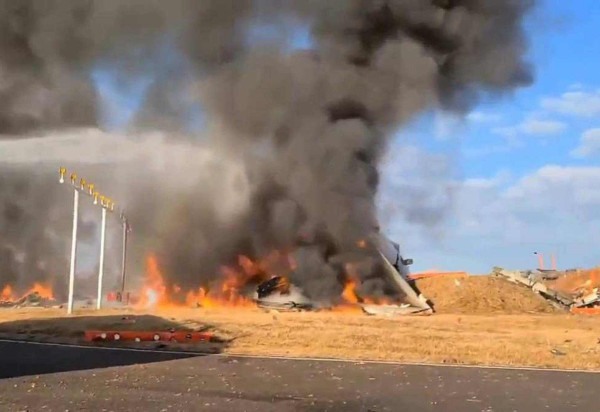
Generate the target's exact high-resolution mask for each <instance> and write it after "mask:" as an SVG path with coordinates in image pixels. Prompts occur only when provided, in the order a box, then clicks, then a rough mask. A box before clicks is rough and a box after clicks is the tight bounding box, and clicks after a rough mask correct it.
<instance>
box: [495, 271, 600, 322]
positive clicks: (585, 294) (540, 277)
mask: <svg viewBox="0 0 600 412" xmlns="http://www.w3.org/2000/svg"><path fill="white" fill-rule="evenodd" d="M570 272H572V271H565V272H561V271H541V270H534V271H531V270H527V271H522V270H506V269H503V268H500V267H495V268H494V269H493V271H492V276H497V277H500V278H504V279H506V280H508V281H510V282H513V283H516V284H519V285H523V286H526V287H528V288H530V289H531V290H532V291H533V292H534V293H537V294H538V295H540V296H542V297H544V298H545V299H547V300H548V301H550V302H551V303H552V304H554V305H555V306H557V307H559V308H561V309H565V310H571V311H573V310H577V309H582V308H600V290H599V289H598V288H593V289H591V292H590V290H589V289H587V288H576V289H574V290H572V291H570V292H569V293H566V292H565V291H558V290H555V289H553V288H552V287H550V286H548V284H547V281H548V280H555V279H557V278H558V277H560V276H569V274H570Z"/></svg>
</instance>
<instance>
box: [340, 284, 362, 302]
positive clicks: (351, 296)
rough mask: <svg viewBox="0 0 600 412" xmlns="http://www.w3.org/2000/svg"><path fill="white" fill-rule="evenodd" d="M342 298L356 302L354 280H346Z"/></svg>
mask: <svg viewBox="0 0 600 412" xmlns="http://www.w3.org/2000/svg"><path fill="white" fill-rule="evenodd" d="M342 298H343V299H344V301H346V302H347V303H358V296H357V295H356V281H354V280H349V281H347V282H346V285H345V286H344V291H343V292H342Z"/></svg>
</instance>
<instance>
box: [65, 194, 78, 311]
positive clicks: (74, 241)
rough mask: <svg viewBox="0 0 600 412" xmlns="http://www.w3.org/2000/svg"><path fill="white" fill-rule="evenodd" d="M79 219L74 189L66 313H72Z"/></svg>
mask: <svg viewBox="0 0 600 412" xmlns="http://www.w3.org/2000/svg"><path fill="white" fill-rule="evenodd" d="M78 219H79V191H78V190H77V189H75V190H74V195H73V237H72V239H71V268H70V271H69V301H68V304H67V314H69V315H70V314H72V313H73V288H74V286H75V259H76V257H77V222H78Z"/></svg>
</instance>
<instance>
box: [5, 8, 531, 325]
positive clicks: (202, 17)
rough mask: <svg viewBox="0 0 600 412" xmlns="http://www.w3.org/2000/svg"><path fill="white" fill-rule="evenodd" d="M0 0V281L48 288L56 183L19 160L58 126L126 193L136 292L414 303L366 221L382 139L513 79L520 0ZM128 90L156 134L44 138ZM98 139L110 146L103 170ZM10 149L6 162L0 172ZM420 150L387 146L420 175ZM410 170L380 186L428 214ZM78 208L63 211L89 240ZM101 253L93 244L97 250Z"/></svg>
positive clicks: (378, 305)
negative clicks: (152, 138) (149, 140)
mask: <svg viewBox="0 0 600 412" xmlns="http://www.w3.org/2000/svg"><path fill="white" fill-rule="evenodd" d="M10 3H11V6H8V5H7V6H6V7H2V8H0V38H1V39H2V41H0V71H1V72H2V78H3V82H2V87H1V88H0V99H1V100H2V102H3V104H2V105H0V143H4V142H3V140H4V139H7V140H10V141H7V142H6V143H10V144H7V145H5V146H3V151H2V150H0V156H5V157H3V158H2V163H0V167H2V170H1V173H0V232H1V233H2V237H0V267H1V268H2V269H3V272H0V276H1V277H0V285H4V284H10V285H13V286H15V287H16V286H23V287H22V291H26V290H28V287H27V286H29V285H32V284H33V283H34V282H47V283H51V284H53V285H54V286H55V288H56V290H55V291H56V292H58V291H64V290H66V289H67V287H66V286H65V283H66V281H65V277H64V276H62V274H63V273H64V270H65V268H67V267H69V257H68V250H69V246H68V243H69V233H70V228H69V224H70V221H71V220H70V210H69V209H68V207H67V206H65V202H64V201H63V200H65V199H67V197H66V196H65V195H64V193H61V194H58V193H59V190H58V189H57V190H56V191H54V190H49V189H48V188H49V187H51V185H52V184H55V183H49V182H48V181H47V177H46V175H45V174H43V173H41V172H40V170H41V166H40V164H42V163H44V162H48V161H49V160H48V159H50V158H51V157H52V156H51V154H52V153H56V150H57V146H61V145H62V146H68V147H69V148H70V149H71V150H70V151H67V152H66V154H65V155H64V156H60V158H61V161H64V162H66V163H67V164H65V165H63V166H67V167H69V168H71V166H73V163H77V162H78V161H79V162H80V163H78V164H77V167H79V166H81V168H82V169H83V164H85V166H86V167H87V169H86V170H81V172H82V173H85V175H86V176H89V178H90V179H93V180H94V181H95V183H97V184H98V185H99V186H101V187H102V188H103V189H106V191H107V193H111V197H114V198H115V199H116V200H117V203H121V204H125V205H126V206H125V208H126V209H127V212H128V213H127V217H128V218H130V219H131V225H132V227H133V228H135V229H134V231H135V234H134V235H132V238H133V240H132V243H135V244H134V245H133V246H132V248H131V253H130V254H128V256H129V257H130V259H131V261H133V262H135V266H136V267H135V271H138V272H140V273H141V272H142V270H141V266H143V262H144V260H145V261H146V266H147V268H146V277H145V279H144V281H143V282H142V283H143V284H142V285H140V289H137V290H138V291H139V292H138V293H136V296H132V297H133V298H135V300H136V301H137V302H136V303H135V304H136V305H139V306H141V307H161V306H168V305H188V304H192V305H193V304H198V305H201V306H203V307H210V306H211V305H221V304H225V305H238V306H239V305H256V304H258V305H260V306H262V307H279V308H281V309H285V308H293V309H299V308H305V309H306V308H310V309H313V310H318V309H323V308H326V307H333V308H334V309H335V308H343V307H348V306H352V307H359V308H361V310H364V311H365V312H367V313H390V314H401V313H420V314H425V313H431V312H432V307H431V305H430V304H429V303H428V302H427V299H426V298H425V297H423V296H422V294H421V293H419V291H418V290H417V289H416V287H415V285H414V284H411V282H410V281H409V280H408V266H409V264H410V261H409V260H408V259H405V258H404V257H403V256H402V254H401V253H400V251H399V248H398V247H397V246H395V245H393V244H392V243H391V242H389V241H388V240H387V239H385V238H384V237H383V236H381V234H380V232H379V230H374V228H375V227H379V223H380V216H379V214H378V211H379V208H378V204H377V199H378V197H379V195H380V194H381V193H382V192H383V190H381V189H382V186H383V184H382V181H383V179H382V176H381V168H382V164H383V162H384V160H385V159H386V158H388V157H389V156H388V155H389V151H390V148H391V147H393V145H392V143H394V142H392V139H393V138H394V136H396V135H397V131H398V130H399V129H401V128H403V126H405V125H407V124H409V122H411V121H413V120H415V119H417V118H418V116H420V115H422V114H423V113H431V112H432V111H439V112H446V113H453V114H457V115H464V114H465V113H467V112H468V111H469V110H470V109H471V108H472V107H474V105H475V104H476V103H477V102H478V100H479V98H480V97H485V98H486V100H487V99H488V98H490V97H493V96H503V95H506V93H508V92H510V91H513V90H516V89H518V88H520V87H524V86H527V85H529V84H530V83H531V81H532V74H531V68H530V67H529V64H528V62H527V61H526V51H527V45H526V41H525V31H524V30H523V20H524V17H525V16H526V15H527V13H528V12H529V11H530V10H531V9H532V7H533V6H534V4H535V1H533V0H523V1H503V2H501V1H498V2H493V1H486V0H430V1H424V0H377V1H371V0H348V1H305V2H302V1H299V2H293V1H285V2H283V1H282V2H272V1H269V0H235V1H233V0H203V1H197V0H174V1H169V2H166V1H165V2H159V1H152V2H148V1H146V0H128V1H108V0H86V1H60V2H59V1H53V2H51V3H52V7H48V6H41V5H40V4H41V3H40V2H35V1H22V2H15V3H18V4H15V5H14V6H13V5H12V2H10ZM7 4H8V2H7ZM140 10H143V11H144V12H143V13H142V14H140V12H139V11H140ZM49 34H51V35H49ZM290 34H291V35H290ZM265 37H266V39H265ZM302 37H306V38H307V41H306V42H300V43H304V44H298V38H302ZM102 77H108V80H109V81H106V80H107V79H106V78H104V79H103V80H104V81H97V80H98V78H102ZM100 83H101V84H102V85H106V84H113V85H116V86H114V89H116V90H115V92H123V93H124V94H127V93H128V91H135V90H137V89H139V88H140V83H141V84H148V85H147V87H146V89H145V90H143V93H141V94H140V96H138V97H139V99H130V97H131V96H121V97H122V98H117V99H116V100H117V101H107V100H110V99H109V97H107V96H110V95H112V94H113V93H108V92H107V91H106V90H99V88H100V86H99V84H100ZM117 94H119V93H117ZM132 100H139V102H138V103H139V104H138V105H137V106H138V110H137V111H136V112H135V113H133V114H131V116H130V118H129V120H128V122H127V125H126V126H124V127H123V128H124V129H126V130H127V132H128V133H129V132H131V134H132V135H133V134H135V133H138V132H139V134H140V135H144V134H145V133H147V134H161V136H163V137H164V141H165V142H166V143H165V144H163V145H162V146H160V147H158V148H154V149H156V150H152V149H153V147H151V146H152V145H151V144H145V143H144V142H139V141H137V140H136V139H135V138H133V137H132V139H129V140H127V139H125V138H124V139H120V138H116V137H115V136H112V139H110V133H106V134H105V135H104V136H103V138H102V139H97V140H95V141H91V142H89V143H88V142H83V140H82V139H83V138H84V135H85V133H84V132H76V133H75V138H74V140H75V141H69V142H68V143H65V142H64V141H62V143H61V141H60V139H56V136H57V135H59V136H63V135H64V134H65V133H66V132H67V131H69V130H73V129H74V128H75V129H76V130H80V131H81V130H89V129H93V130H98V129H99V128H101V126H102V125H104V124H106V123H111V122H107V121H106V117H107V116H108V115H110V114H111V113H112V112H114V107H119V104H116V103H118V102H121V101H132ZM109 109H110V110H109ZM117 111H118V110H117ZM113 120H114V119H113ZM196 121H197V122H196ZM196 123H202V129H203V131H202V132H197V130H190V129H194V128H193V127H192V126H193V125H194V124H196ZM190 124H192V126H190V127H189V128H187V127H184V125H186V126H187V125H190ZM35 133H39V135H38V136H39V139H30V137H31V136H32V134H35ZM28 140H29V141H30V144H31V143H33V145H32V146H23V144H25V145H26V144H27V141H28ZM132 140H136V145H134V147H131V148H130V146H129V145H128V143H130V142H131V141H132ZM111 141H114V142H115V144H114V145H113V144H112V143H110V142H111ZM101 142H104V143H103V144H102V143H101ZM107 142H109V143H110V144H108V145H107ZM138 143H139V144H138ZM400 143H402V142H400ZM177 145H179V146H178V147H184V150H183V151H182V152H184V153H181V156H180V154H177V155H175V154H174V152H173V151H172V149H173V147H175V146H177ZM201 145H204V146H203V148H204V149H206V148H208V149H209V150H205V151H204V152H202V153H200V152H201V150H200V149H199V146H201ZM417 146H419V145H417ZM425 146H426V145H425ZM24 147H29V148H30V149H31V150H25V151H24V150H23V148H24ZM9 150H13V153H12V154H6V153H8V151H9ZM423 150H425V149H423ZM15 152H18V153H17V154H15ZM115 152H119V153H118V154H119V155H122V157H123V159H121V160H119V161H113V164H112V165H111V167H106V164H107V163H110V161H109V160H107V158H108V157H109V156H116V154H115ZM206 153H208V154H207V155H206ZM205 155H206V156H205ZM94 156H96V159H94ZM55 158H59V156H55ZM11 159H20V160H19V161H20V166H19V168H18V170H17V168H15V169H14V170H12V169H11V170H5V169H4V168H5V164H4V163H5V162H4V161H5V160H6V162H8V161H9V160H11ZM426 159H427V155H424V157H423V159H413V158H411V159H408V160H410V161H412V162H414V163H416V164H417V165H418V167H416V169H418V170H419V172H420V171H421V170H420V169H427V168H428V167H429V166H431V167H434V166H433V165H431V162H428V161H427V160H426ZM406 160H407V159H398V163H401V162H402V161H406ZM120 162H122V163H120ZM127 162H129V163H127ZM117 163H118V164H117ZM125 163H126V164H125ZM91 164H94V165H95V167H96V169H95V170H91V169H92V166H90V165H91ZM56 166H57V168H58V165H56ZM436 166H437V165H436ZM52 167H54V165H53V166H52ZM7 169H10V167H8V168H7ZM99 170H100V171H99ZM9 172H10V173H9ZM51 173H52V172H49V175H50V174H51ZM421 175H422V177H423V179H424V180H425V181H424V182H423V181H418V182H417V181H411V179H404V182H402V183H401V184H399V187H398V188H397V190H395V191H394V193H395V194H394V198H393V199H391V200H390V201H391V202H392V203H394V207H396V206H397V210H399V212H398V213H400V214H402V218H404V219H405V220H406V221H409V222H410V223H411V224H413V225H415V226H419V225H422V226H425V227H428V228H431V227H432V226H434V225H435V224H436V223H439V222H440V221H441V220H442V219H443V218H444V217H445V214H446V213H447V211H448V209H449V208H448V203H449V202H450V201H451V195H449V194H448V193H449V192H451V191H452V187H454V185H453V182H445V183H444V184H441V185H439V186H440V187H438V188H439V191H437V192H436V191H435V190H433V189H432V186H435V184H434V183H435V182H432V181H428V180H427V179H428V178H429V176H430V173H429V169H427V170H425V171H424V172H423V173H422V174H421ZM446 183H447V184H446ZM398 189H399V190H398ZM432 192H436V193H432ZM399 193H401V194H402V196H396V195H397V194H399ZM440 193H441V195H440ZM90 213H91V212H90ZM90 216H91V215H90ZM90 216H87V217H86V222H85V223H89V222H96V221H97V220H98V219H97V218H98V215H97V214H95V215H94V216H93V217H90ZM82 219H84V217H83V216H82ZM93 219H95V220H93ZM83 223H84V222H82V226H84V225H83ZM96 225H97V224H96V223H91V224H86V225H85V226H86V228H87V230H85V231H83V230H82V232H86V233H85V237H86V239H81V242H82V243H83V242H86V243H87V247H88V250H89V248H90V247H92V246H94V245H95V243H94V242H95V240H94V239H93V238H95V235H96V233H97V232H98V230H95V226H96ZM74 226H75V225H74ZM82 229H83V227H82ZM96 229H97V228H96ZM109 232H110V231H109ZM111 236H113V235H112V234H111V233H109V234H108V237H109V238H110V237H111ZM82 237H83V233H82ZM297 238H300V240H298V239H297ZM107 242H108V244H109V245H115V244H119V242H118V239H117V241H115V239H108V240H107ZM273 250H274V251H277V252H272V253H268V252H269V251H273ZM148 251H154V252H155V253H154V254H150V255H148ZM118 254H119V252H118V251H117V252H115V251H113V250H107V261H115V260H118V259H119V258H118ZM115 255H117V257H115ZM238 255H241V256H240V257H238ZM132 266H133V265H132ZM91 270H92V269H90V271H91ZM78 275H79V274H78ZM78 282H79V280H78ZM69 283H70V280H69ZM128 288H129V289H131V290H134V288H133V286H132V285H128ZM57 294H58V293H57ZM90 295H91V296H93V295H94V293H93V292H91V293H90Z"/></svg>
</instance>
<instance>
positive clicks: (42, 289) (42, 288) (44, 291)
mask: <svg viewBox="0 0 600 412" xmlns="http://www.w3.org/2000/svg"><path fill="white" fill-rule="evenodd" d="M31 293H37V294H38V295H40V297H42V298H44V299H54V292H53V291H52V287H51V286H48V285H44V284H42V283H34V284H33V287H32V288H31V289H29V291H27V293H26V294H25V295H29V294H31Z"/></svg>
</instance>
